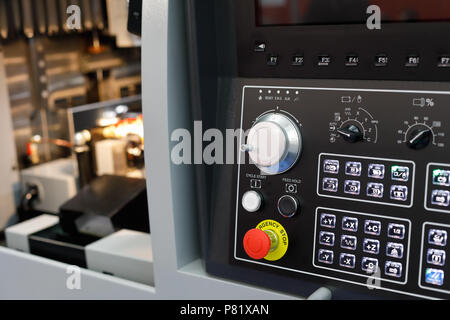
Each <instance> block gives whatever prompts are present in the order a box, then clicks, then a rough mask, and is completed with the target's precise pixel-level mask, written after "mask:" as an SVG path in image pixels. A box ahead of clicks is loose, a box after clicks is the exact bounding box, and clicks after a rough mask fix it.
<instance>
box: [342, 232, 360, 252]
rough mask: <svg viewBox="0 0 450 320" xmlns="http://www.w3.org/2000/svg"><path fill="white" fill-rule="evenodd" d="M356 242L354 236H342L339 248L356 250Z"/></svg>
mask: <svg viewBox="0 0 450 320" xmlns="http://www.w3.org/2000/svg"><path fill="white" fill-rule="evenodd" d="M357 243H358V240H357V239H356V237H354V236H347V235H343V236H342V237H341V248H342V249H348V250H356V246H357Z"/></svg>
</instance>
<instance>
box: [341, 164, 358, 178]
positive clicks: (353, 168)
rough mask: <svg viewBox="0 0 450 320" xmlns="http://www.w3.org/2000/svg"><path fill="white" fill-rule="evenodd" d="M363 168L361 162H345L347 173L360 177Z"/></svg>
mask: <svg viewBox="0 0 450 320" xmlns="http://www.w3.org/2000/svg"><path fill="white" fill-rule="evenodd" d="M361 168H362V165H361V162H347V163H346V164H345V174H346V175H348V176H354V177H360V176H361Z"/></svg>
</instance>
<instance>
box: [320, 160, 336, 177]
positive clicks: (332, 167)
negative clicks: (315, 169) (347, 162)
mask: <svg viewBox="0 0 450 320" xmlns="http://www.w3.org/2000/svg"><path fill="white" fill-rule="evenodd" d="M323 172H325V173H331V174H338V173H339V161H337V160H325V161H324V163H323Z"/></svg>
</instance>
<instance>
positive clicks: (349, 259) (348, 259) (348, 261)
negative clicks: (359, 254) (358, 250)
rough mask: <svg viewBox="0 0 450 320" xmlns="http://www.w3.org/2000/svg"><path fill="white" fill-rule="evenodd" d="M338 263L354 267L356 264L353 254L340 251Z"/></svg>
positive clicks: (346, 266)
mask: <svg viewBox="0 0 450 320" xmlns="http://www.w3.org/2000/svg"><path fill="white" fill-rule="evenodd" d="M339 265H340V266H341V267H345V268H350V269H354V268H355V265H356V257H355V255H353V254H348V253H341V256H340V257H339Z"/></svg>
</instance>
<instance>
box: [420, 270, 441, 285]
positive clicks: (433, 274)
mask: <svg viewBox="0 0 450 320" xmlns="http://www.w3.org/2000/svg"><path fill="white" fill-rule="evenodd" d="M425 282H426V283H429V284H433V285H436V286H442V285H443V284H444V271H443V270H438V269H432V268H427V269H426V270H425Z"/></svg>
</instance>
